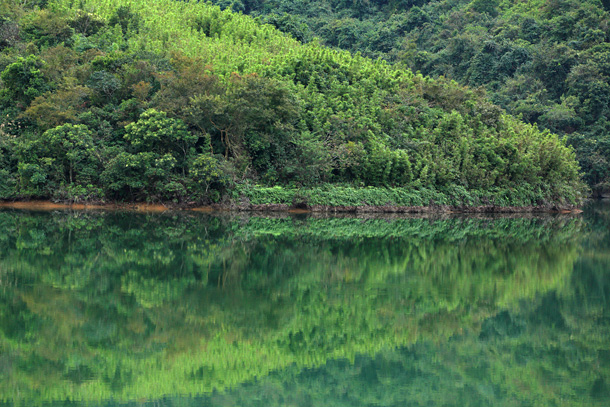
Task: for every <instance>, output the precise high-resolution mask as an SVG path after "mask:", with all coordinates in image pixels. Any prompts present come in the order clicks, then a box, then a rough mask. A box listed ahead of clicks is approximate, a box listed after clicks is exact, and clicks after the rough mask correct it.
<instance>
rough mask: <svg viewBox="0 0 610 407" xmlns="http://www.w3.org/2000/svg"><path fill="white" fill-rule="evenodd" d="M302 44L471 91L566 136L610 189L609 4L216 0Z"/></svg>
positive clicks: (593, 0)
mask: <svg viewBox="0 0 610 407" xmlns="http://www.w3.org/2000/svg"><path fill="white" fill-rule="evenodd" d="M213 2H214V3H216V4H218V5H219V6H221V7H223V8H232V9H233V10H238V11H241V12H244V13H249V14H251V15H253V16H258V18H259V19H260V20H261V21H264V22H267V23H269V24H272V25H274V26H275V27H277V28H278V29H280V30H282V31H284V32H287V33H289V34H290V35H292V36H293V37H294V38H296V39H298V40H299V41H301V42H304V43H305V42H309V41H312V40H314V38H319V39H320V41H321V43H322V44H325V45H328V46H332V47H338V48H342V49H346V50H349V51H351V52H354V53H355V52H360V53H362V55H366V56H370V57H372V58H378V57H380V58H383V59H385V60H387V61H391V62H393V63H395V64H396V66H401V67H408V68H411V69H413V70H414V71H421V72H422V73H423V74H424V75H431V76H433V77H438V76H444V77H446V78H451V79H454V80H456V81H458V82H459V83H461V84H464V85H469V86H472V87H473V88H478V87H481V88H484V89H486V90H487V95H488V96H489V98H490V99H491V100H492V101H493V102H494V103H495V104H497V105H498V106H501V107H502V108H504V109H506V110H507V111H508V112H509V113H511V114H513V115H518V116H520V117H521V118H522V120H524V121H526V122H528V123H537V124H538V126H539V127H540V128H543V129H549V130H551V131H553V132H556V133H558V134H560V135H562V136H567V138H568V143H569V144H570V145H572V146H574V147H575V148H576V150H577V153H578V160H579V162H580V165H581V167H582V169H583V171H584V173H585V179H586V181H587V183H588V184H589V185H591V186H592V187H593V188H594V190H596V191H598V192H601V191H608V190H610V136H609V134H610V124H609V120H610V62H609V61H610V44H609V43H610V12H609V11H610V2H609V1H607V0H525V1H519V2H514V1H506V0H504V1H501V0H472V1H471V0H436V1H430V0H355V1H344V0H313V1H311V0H290V1H286V0H244V1H241V0H214V1H213Z"/></svg>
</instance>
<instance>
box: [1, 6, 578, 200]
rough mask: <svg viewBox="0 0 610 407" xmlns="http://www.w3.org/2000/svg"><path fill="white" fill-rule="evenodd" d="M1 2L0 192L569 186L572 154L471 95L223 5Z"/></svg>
mask: <svg viewBox="0 0 610 407" xmlns="http://www.w3.org/2000/svg"><path fill="white" fill-rule="evenodd" d="M297 4H298V3H297ZM312 4H314V3H312ZM261 6H262V4H261ZM245 11H248V10H245ZM0 13H1V16H2V20H1V21H0V24H1V25H0V48H1V50H2V52H1V55H0V71H1V72H2V73H1V74H0V79H1V81H2V88H1V90H0V115H1V116H0V117H2V123H1V127H0V198H3V199H24V198H53V199H63V200H75V201H84V200H85V201H86V200H124V201H142V200H147V201H157V202H159V201H162V202H167V201H173V202H176V203H204V202H217V201H219V200H222V199H224V201H225V202H226V201H227V200H228V199H233V200H239V199H242V200H243V199H246V198H248V199H251V198H254V197H256V196H259V197H260V196H264V197H267V198H268V200H267V201H264V202H261V203H276V202H277V200H278V199H279V198H278V196H279V195H281V193H280V192H282V191H283V190H282V189H281V188H280V190H279V191H278V190H277V189H273V188H272V189H264V188H262V190H263V191H267V192H268V191H272V192H271V193H267V192H266V193H263V194H262V195H260V194H259V195H257V191H258V190H261V187H265V186H283V188H285V189H286V190H288V191H290V194H288V195H282V196H290V197H291V198H290V199H291V200H292V203H295V202H296V201H299V200H302V199H303V197H307V196H312V193H311V192H310V193H309V194H308V193H307V191H308V190H309V191H311V190H312V188H318V189H319V188H323V189H324V190H325V191H327V192H328V191H329V190H330V191H332V190H333V188H339V189H340V191H342V193H345V191H348V192H349V191H357V190H358V189H359V188H362V187H365V186H368V187H379V188H378V189H377V190H375V189H367V191H369V192H367V194H368V195H366V194H365V195H366V196H370V195H371V194H372V195H375V194H376V195H375V196H374V197H373V198H371V199H370V200H369V201H367V199H368V198H367V199H364V198H363V199H362V200H359V201H358V202H356V204H373V203H375V204H388V203H389V204H405V205H406V204H414V203H415V204H424V205H425V204H430V203H437V204H447V203H452V204H467V205H481V204H496V205H561V204H568V203H572V204H573V203H578V202H579V201H580V200H581V199H582V196H583V193H584V186H583V184H582V183H581V181H580V174H579V170H578V166H577V163H576V161H575V158H574V152H573V150H572V149H570V148H568V147H566V146H565V142H564V141H563V140H562V139H560V138H559V137H558V136H557V135H555V134H552V133H550V132H548V131H541V130H539V129H538V128H537V127H536V126H532V125H529V124H526V123H523V122H521V121H519V120H518V119H515V118H513V117H511V116H508V115H506V114H505V113H504V112H503V111H502V110H501V109H500V108H499V107H498V106H496V105H494V104H492V103H490V102H489V101H488V99H487V98H486V96H485V94H484V92H483V91H480V90H473V89H469V88H466V87H463V86H461V85H458V84H457V83H456V82H453V81H450V80H447V79H443V78H440V79H437V80H432V79H430V78H427V77H424V76H422V75H419V74H417V75H416V74H413V73H411V71H410V70H406V69H401V68H400V67H393V66H392V65H391V64H390V63H388V62H385V61H383V60H379V59H378V60H372V59H368V58H366V57H363V56H360V55H352V54H350V53H348V52H345V51H333V50H330V49H328V48H325V47H323V46H321V45H319V44H318V43H317V42H315V41H314V42H312V43H309V44H302V43H301V42H299V41H298V40H296V39H293V38H291V37H290V36H289V35H287V34H283V33H281V32H280V31H278V30H276V29H275V28H274V27H273V26H271V25H268V24H263V22H262V21H257V20H254V19H252V18H251V17H249V16H244V15H242V14H236V13H234V12H232V11H230V10H228V9H227V10H225V11H221V9H220V8H219V7H217V6H213V5H210V4H201V3H196V2H176V1H172V0H156V1H153V0H149V1H142V0H140V1H137V0H132V1H125V0H123V1H119V0H85V1H80V2H73V1H68V0H51V1H48V2H47V1H44V0H41V1H31V2H20V3H16V2H14V1H10V0H1V1H0ZM301 40H305V38H301ZM570 100H572V99H570ZM387 188H392V189H390V190H388V189H387ZM295 191H296V192H295ZM371 191H377V192H375V193H373V192H371ZM387 191H391V193H390V194H389V195H388V193H387ZM276 192H277V193H276ZM418 194H419V197H418V198H417V196H418ZM327 195H328V196H333V194H332V193H329V194H327ZM339 195H340V194H339ZM334 196H335V197H336V196H338V195H337V194H334ZM388 196H389V198H386V197H388ZM422 196H424V197H427V196H429V197H431V198H430V200H427V199H425V200H423V199H422V198H421V197H422ZM240 197H241V198H240ZM414 197H416V198H414ZM317 203H318V204H325V203H326V204H328V202H317ZM333 204H337V205H341V204H345V203H342V202H340V201H333Z"/></svg>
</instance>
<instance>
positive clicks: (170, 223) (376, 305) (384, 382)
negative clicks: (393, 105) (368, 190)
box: [0, 202, 610, 407]
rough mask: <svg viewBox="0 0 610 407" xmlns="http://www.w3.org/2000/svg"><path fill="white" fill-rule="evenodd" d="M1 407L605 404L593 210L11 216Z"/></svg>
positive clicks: (603, 227)
mask: <svg viewBox="0 0 610 407" xmlns="http://www.w3.org/2000/svg"><path fill="white" fill-rule="evenodd" d="M0 230H1V231H2V232H1V233H0V405H2V406H31V405H49V406H57V407H59V406H85V405H86V406H113V405H125V406H134V407H135V406H151V407H152V406H155V407H157V406H189V407H190V406H261V407H264V406H346V407H347V406H607V405H609V404H610V204H609V203H603V202H597V203H593V204H591V205H589V206H588V207H587V208H586V210H585V212H584V213H583V214H581V215H554V216H551V215H547V216H514V215H513V216H508V217H506V216H495V217H494V216H459V217H458V216H456V217H432V218H421V217H420V218H417V217H368V218H366V217H365V218H355V217H349V216H345V217H314V216H306V215H288V214H286V215H269V214H266V215H260V216H250V215H243V214H226V213H225V214H194V213H172V214H150V215H145V214H137V213H129V212H70V211H56V212H28V211H17V210H3V211H0Z"/></svg>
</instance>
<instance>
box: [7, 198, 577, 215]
mask: <svg viewBox="0 0 610 407" xmlns="http://www.w3.org/2000/svg"><path fill="white" fill-rule="evenodd" d="M3 208H7V209H22V210H41V211H52V210H66V209H69V210H78V211H81V210H82V211H89V210H92V211H95V210H119V211H134V212H150V213H154V212H166V211H190V212H208V213H209V212H286V213H296V214H299V213H302V214H307V213H325V214H338V213H356V214H359V213H365V214H366V213H368V214H374V213H378V214H398V213H411V214H452V213H456V214H460V213H463V214H469V213H474V214H476V213H479V214H480V213H514V214H517V213H524V214H528V213H571V214H575V213H582V210H581V209H580V207H578V206H566V207H558V206H553V205H538V206H536V205H530V206H497V205H481V206H466V205H464V206H453V205H428V206H400V205H384V206H375V205H361V206H346V205H340V206H331V205H288V204H238V205H236V204H229V205H223V204H212V205H203V206H196V205H180V204H150V203H143V202H132V203H123V202H112V203H100V202H95V203H69V202H53V201H49V200H40V201H38V200H25V201H0V209H3Z"/></svg>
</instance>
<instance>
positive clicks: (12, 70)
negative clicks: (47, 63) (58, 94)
mask: <svg viewBox="0 0 610 407" xmlns="http://www.w3.org/2000/svg"><path fill="white" fill-rule="evenodd" d="M43 66H44V61H42V60H41V59H40V58H38V57H36V56H34V55H29V56H28V57H26V58H23V57H20V58H18V59H17V61H16V62H14V63H12V64H10V65H9V66H7V67H6V69H5V70H4V71H3V72H2V74H0V79H2V85H3V87H2V90H1V91H0V92H1V93H0V102H1V103H2V104H3V105H4V106H9V105H12V104H16V105H17V107H26V106H28V105H29V104H30V102H31V101H32V100H34V98H35V97H37V96H39V95H40V94H42V93H43V92H44V90H46V88H47V87H48V85H47V82H46V80H45V78H44V75H43V74H42V72H41V68H42V67H43Z"/></svg>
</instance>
